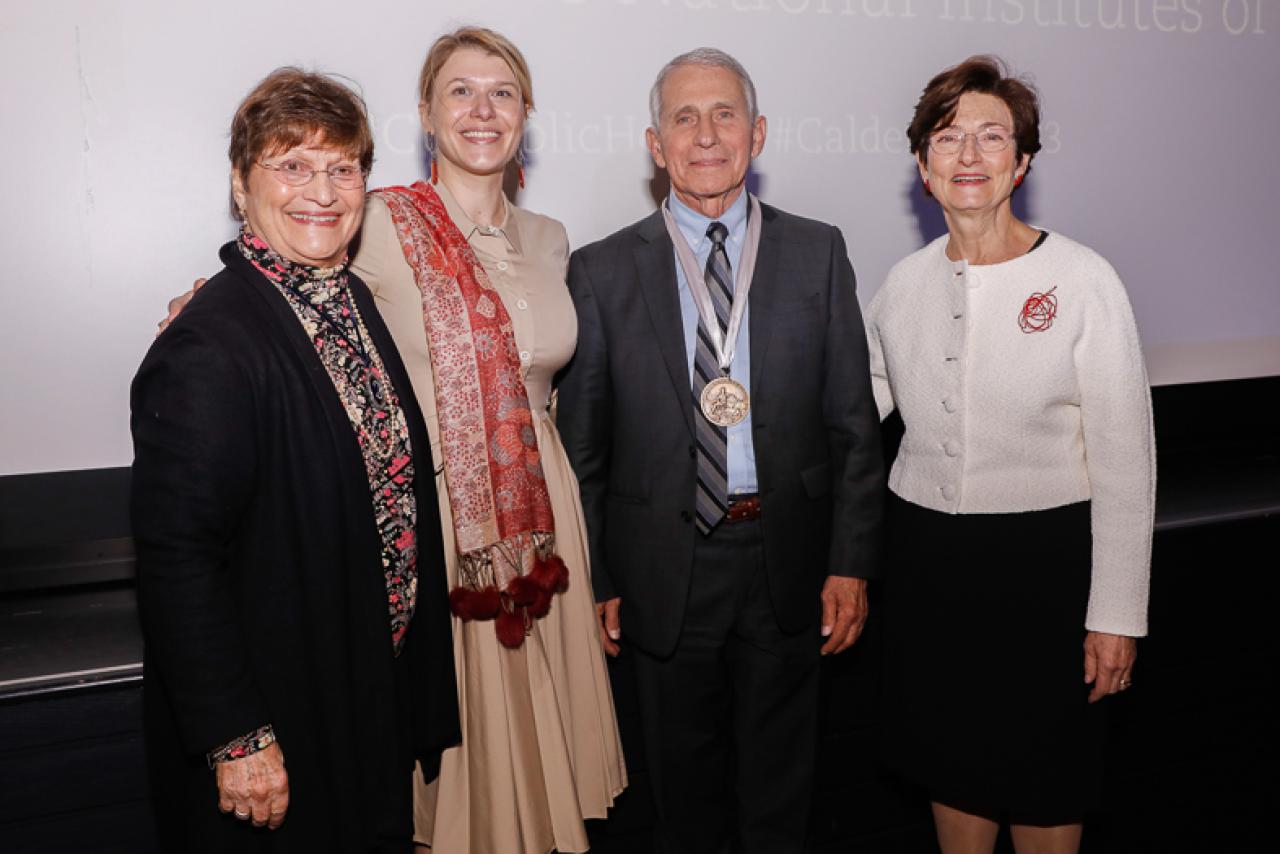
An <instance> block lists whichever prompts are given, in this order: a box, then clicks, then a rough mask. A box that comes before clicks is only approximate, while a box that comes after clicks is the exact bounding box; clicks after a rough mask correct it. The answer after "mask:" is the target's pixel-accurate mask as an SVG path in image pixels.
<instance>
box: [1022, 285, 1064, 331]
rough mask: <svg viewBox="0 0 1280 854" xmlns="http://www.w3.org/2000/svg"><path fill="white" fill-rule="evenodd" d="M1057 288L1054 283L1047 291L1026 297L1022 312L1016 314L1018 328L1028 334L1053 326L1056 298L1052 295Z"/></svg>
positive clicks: (1055, 314) (1056, 310) (1056, 314)
mask: <svg viewBox="0 0 1280 854" xmlns="http://www.w3.org/2000/svg"><path fill="white" fill-rule="evenodd" d="M1057 289H1058V287H1057V285H1054V286H1053V287H1052V288H1049V290H1048V292H1047V293H1043V294H1042V293H1034V294H1032V295H1031V296H1029V297H1027V301H1026V302H1025V303H1023V304H1022V313H1021V314H1019V315H1018V328H1019V329H1021V330H1022V331H1023V332H1025V333H1027V334H1028V335H1030V334H1031V333H1032V332H1044V331H1045V330H1046V329H1048V328H1049V327H1050V326H1053V319H1054V318H1055V317H1057V316H1058V298H1057V297H1055V296H1054V295H1053V292H1054V291H1056V290H1057Z"/></svg>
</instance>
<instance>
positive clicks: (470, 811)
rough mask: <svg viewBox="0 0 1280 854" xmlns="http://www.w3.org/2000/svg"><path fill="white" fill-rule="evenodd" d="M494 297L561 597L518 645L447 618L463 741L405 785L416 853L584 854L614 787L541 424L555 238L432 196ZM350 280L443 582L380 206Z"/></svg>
mask: <svg viewBox="0 0 1280 854" xmlns="http://www.w3.org/2000/svg"><path fill="white" fill-rule="evenodd" d="M435 189H436V192H438V193H439V194H440V197H441V199H442V200H443V201H444V204H445V207H446V209H447V210H448V212H449V215H450V217H452V218H453V221H454V223H455V224H456V225H457V226H458V229H459V230H460V231H461V232H462V234H463V236H464V237H466V238H467V240H468V242H469V243H470V244H471V247H472V248H473V249H474V250H475V253H476V256H477V257H478V258H479V260H480V263H481V264H482V265H483V267H484V269H485V272H486V273H487V274H488V276H489V280H490V281H491V282H492V283H493V286H494V288H495V289H496V290H497V291H498V294H499V295H500V296H501V298H502V302H503V305H504V306H505V307H506V309H507V313H508V314H510V316H511V321H512V326H513V327H514V329H515V339H516V347H517V348H518V350H519V352H520V358H521V362H522V363H523V365H524V368H525V387H526V389H527V391H528V394H529V404H530V407H531V408H532V409H533V414H534V422H535V424H536V425H537V436H538V449H539V451H540V453H541V457H542V466H543V471H544V473H545V475H546V481H547V490H548V492H549V493H550V495H551V508H552V512H553V514H554V516H555V525H556V544H557V551H558V552H559V554H560V555H561V557H563V558H564V562H565V564H566V565H567V566H568V568H569V575H570V578H569V587H568V589H567V590H566V591H565V592H564V593H562V594H560V595H558V596H556V597H555V599H554V600H553V603H552V606H551V612H550V613H549V614H548V615H547V616H546V617H544V618H543V619H541V620H537V621H535V622H534V625H533V630H532V634H530V635H529V637H528V638H526V640H525V643H524V645H523V646H522V647H521V648H520V649H517V650H510V649H506V648H505V647H503V646H502V645H501V644H499V643H498V639H497V637H496V636H495V635H494V631H493V623H492V621H481V622H468V623H464V622H462V621H460V620H457V619H455V620H454V621H453V642H454V654H455V658H456V663H457V672H458V695H459V696H458V700H459V707H460V710H461V714H462V745H461V746H459V747H455V748H453V749H451V750H448V751H446V752H445V754H444V757H443V760H442V764H441V769H440V776H439V778H438V780H437V781H436V782H435V783H433V784H431V785H429V786H428V785H424V784H422V782H421V777H420V776H419V775H415V785H414V824H415V830H416V833H415V837H416V839H417V841H418V842H420V843H426V844H429V845H431V847H432V851H433V854H547V852H549V851H551V850H552V849H555V850H557V851H563V852H577V851H586V850H587V834H586V830H585V829H584V827H583V823H582V822H583V819H586V818H603V817H605V815H606V812H607V810H608V808H609V807H610V806H611V805H612V804H613V800H614V798H615V797H616V796H617V795H618V794H619V793H620V792H621V791H622V790H623V788H625V787H626V784H627V777H626V770H625V768H624V767H623V760H622V745H621V742H620V740H619V738H618V727H617V722H616V720H615V718H614V712H613V699H612V695H611V694H610V692H609V681H608V675H607V672H606V669H605V663H604V654H603V652H602V650H601V648H600V640H599V632H598V630H597V628H596V614H595V605H594V602H593V597H592V594H591V581H590V577H589V567H588V566H587V539H586V530H585V528H584V523H583V517H582V505H581V503H580V501H579V498H578V483H577V480H576V479H575V477H574V475H573V471H572V470H571V469H570V468H569V461H568V458H567V457H566V456H565V452H564V448H563V446H562V445H561V444H560V437H559V434H557V433H556V428H555V424H554V423H553V421H552V416H551V380H552V377H553V376H554V375H555V372H556V371H557V370H558V369H559V368H560V367H561V366H563V365H564V364H565V362H567V361H568V360H569V358H570V357H571V356H572V355H573V350H574V346H575V343H576V341H577V316H576V315H575V313H574V309H573V303H572V301H571V299H570V297H569V292H568V289H567V288H566V287H565V281H564V277H565V269H566V266H567V264H568V252H569V246H568V238H567V236H566V234H565V230H564V226H562V225H561V224H560V223H559V222H556V221H555V220H553V219H550V218H548V217H544V216H541V215H539V214H535V213H531V212H529V211H524V210H521V209H519V208H517V207H515V206H513V205H511V204H510V203H508V204H507V214H506V220H505V222H504V223H503V225H502V227H500V228H494V229H491V230H490V229H485V228H481V227H479V226H477V225H475V223H474V222H472V221H471V220H470V219H469V218H468V217H467V215H466V213H465V212H464V211H463V210H462V208H461V207H460V206H459V205H458V204H457V202H456V201H455V200H454V199H453V197H452V196H451V195H450V193H449V191H448V190H447V189H446V188H445V186H444V185H443V184H436V185H435ZM352 270H353V271H354V272H355V273H356V274H357V275H358V276H360V278H361V279H363V280H364V281H365V283H366V284H368V286H369V288H370V289H371V290H372V291H373V295H374V298H375V299H376V301H377V305H378V309H379V311H381V313H382V317H383V319H384V320H385V321H386V323H387V326H388V327H389V328H390V329H391V334H392V337H394V338H395V342H396V346H397V347H398V348H399V350H400V354H401V356H403V357H404V362H405V365H406V366H407V367H408V369H409V377H410V381H411V382H412V383H413V388H414V391H415V392H416V393H417V395H418V402H419V404H421V406H422V413H423V415H424V416H425V417H426V422H427V430H428V432H429V433H430V435H431V452H432V455H433V457H434V458H435V460H436V468H437V472H438V473H437V476H436V488H437V490H438V492H439V495H440V513H441V524H442V527H443V529H444V540H445V549H446V551H447V554H448V558H449V560H448V573H449V585H450V587H451V588H452V587H453V585H455V584H457V581H458V576H457V555H456V553H455V551H454V539H453V517H452V515H451V511H450V505H449V496H448V492H447V491H446V486H445V480H444V476H443V474H440V473H439V471H440V466H441V463H440V461H441V459H442V458H441V456H440V429H439V423H438V421H437V416H436V399H435V386H434V383H433V381H432V373H431V358H430V355H429V353H428V350H427V336H426V331H425V329H424V327H423V322H422V294H421V292H420V291H419V290H418V286H417V284H416V282H415V281H414V277H413V271H412V270H411V269H410V267H409V265H408V262H406V261H405V259H404V255H403V253H402V251H401V249H400V244H399V240H398V238H397V236H396V232H395V226H394V225H393V223H392V220H391V214H390V211H388V210H387V207H386V205H385V203H383V202H382V201H380V200H378V199H376V198H373V197H370V199H369V201H368V203H367V204H366V206H365V220H364V228H363V232H362V237H361V242H360V247H359V251H358V253H357V255H356V258H355V260H354V262H353V263H352Z"/></svg>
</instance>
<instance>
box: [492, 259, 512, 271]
mask: <svg viewBox="0 0 1280 854" xmlns="http://www.w3.org/2000/svg"><path fill="white" fill-rule="evenodd" d="M495 266H496V267H497V268H498V269H499V270H503V271H505V270H506V269H507V268H508V267H510V266H511V265H510V264H508V263H507V262H506V261H499V262H498V263H497V264H496V265H495Z"/></svg>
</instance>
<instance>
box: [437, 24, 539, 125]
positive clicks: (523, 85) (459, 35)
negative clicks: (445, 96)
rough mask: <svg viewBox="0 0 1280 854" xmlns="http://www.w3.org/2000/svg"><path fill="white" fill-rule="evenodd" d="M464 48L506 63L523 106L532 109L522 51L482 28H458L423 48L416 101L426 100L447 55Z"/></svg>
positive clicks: (531, 83)
mask: <svg viewBox="0 0 1280 854" xmlns="http://www.w3.org/2000/svg"><path fill="white" fill-rule="evenodd" d="M465 47H470V48H475V49H476V50H481V51H484V52H485V53H487V54H489V55H490V56H496V57H498V58H499V59H501V60H502V61H503V62H505V63H506V64H507V65H508V66H510V68H511V73H512V74H514V75H515V76H516V85H517V86H519V87H520V97H521V99H522V100H523V101H524V106H525V109H526V110H532V109H533V77H532V76H531V75H530V74H529V64H528V63H527V62H525V61H524V54H522V53H521V52H520V48H518V47H516V46H515V44H513V43H512V42H511V40H510V39H508V38H507V37H506V36H504V35H502V34H501V33H495V32H494V31H493V30H490V29H486V28H485V27H460V28H459V29H456V30H454V31H453V32H451V33H446V34H445V35H443V36H441V37H440V38H438V39H436V40H435V43H434V44H432V45H431V48H430V50H428V51H427V58H426V61H424V62H423V63H422V73H421V74H419V75H418V100H419V101H420V102H422V103H423V104H427V103H430V101H431V96H432V94H433V93H434V87H435V84H436V76H437V75H439V73H440V69H441V68H443V67H444V64H445V63H446V62H448V61H449V57H451V56H453V54H454V53H455V52H456V51H458V50H460V49H461V48H465Z"/></svg>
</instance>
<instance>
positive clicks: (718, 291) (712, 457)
mask: <svg viewBox="0 0 1280 854" xmlns="http://www.w3.org/2000/svg"><path fill="white" fill-rule="evenodd" d="M728 236H729V229H727V228H725V226H724V223H722V222H713V223H711V225H709V226H707V237H709V238H711V254H710V255H709V256H707V272H706V276H705V278H706V282H707V291H708V292H709V293H710V294H711V303H712V305H714V306H715V309H716V320H717V322H719V324H720V335H721V338H722V339H723V337H724V335H725V331H726V329H727V328H728V326H729V309H730V307H731V306H732V305H733V275H732V273H731V271H730V270H729V256H728V255H726V254H725V250H724V241H725V238H726V237H728ZM720 375H721V371H720V363H719V362H718V361H717V360H716V351H715V347H713V346H712V344H711V337H710V335H709V334H708V333H707V329H706V326H705V325H704V322H703V321H701V320H700V321H699V322H698V344H697V347H696V348H695V350H694V356H693V411H694V417H693V420H694V424H695V427H696V428H697V444H698V493H697V501H696V504H695V509H696V511H697V517H698V530H699V531H701V532H702V533H703V534H710V533H711V530H712V529H713V528H715V526H716V525H717V524H719V522H720V520H721V519H723V518H724V514H725V511H726V510H727V509H728V507H729V462H728V460H729V449H728V442H727V439H726V431H725V428H723V427H717V426H716V425H715V424H712V423H711V422H710V421H708V420H707V419H706V417H705V416H704V415H703V414H702V406H701V397H702V389H703V387H704V386H706V384H707V383H708V382H710V381H711V380H713V379H715V378H716V377H719V376H720Z"/></svg>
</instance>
